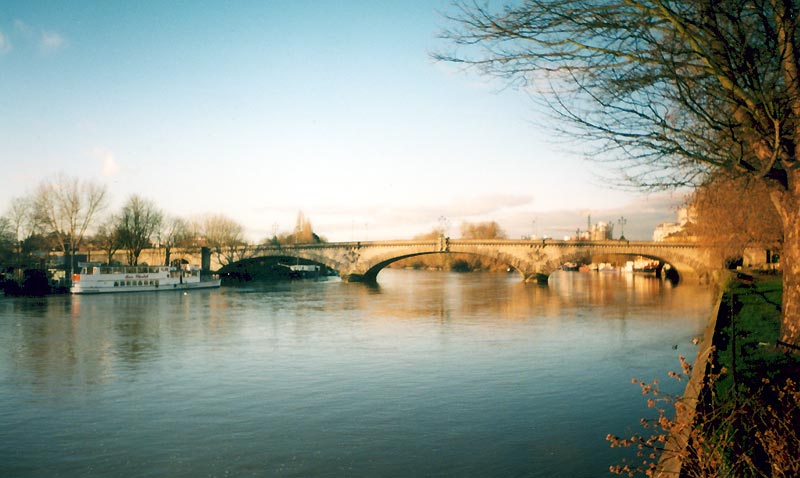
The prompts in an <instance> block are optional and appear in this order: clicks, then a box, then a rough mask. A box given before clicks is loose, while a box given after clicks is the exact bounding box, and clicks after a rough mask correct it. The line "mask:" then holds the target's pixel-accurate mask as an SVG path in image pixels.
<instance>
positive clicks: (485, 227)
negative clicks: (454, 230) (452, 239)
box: [461, 221, 506, 239]
mask: <svg viewBox="0 0 800 478" xmlns="http://www.w3.org/2000/svg"><path fill="white" fill-rule="evenodd" d="M461 237H462V238H464V239H506V233H505V231H503V228H501V227H500V225H499V224H497V222H496V221H486V222H477V223H476V222H464V223H462V224H461Z"/></svg>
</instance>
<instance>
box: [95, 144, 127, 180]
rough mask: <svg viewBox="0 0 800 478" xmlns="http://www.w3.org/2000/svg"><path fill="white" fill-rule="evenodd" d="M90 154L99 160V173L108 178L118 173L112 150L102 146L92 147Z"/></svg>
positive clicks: (117, 165) (117, 164)
mask: <svg viewBox="0 0 800 478" xmlns="http://www.w3.org/2000/svg"><path fill="white" fill-rule="evenodd" d="M91 156H92V157H93V158H95V159H97V160H99V161H100V175H101V176H103V177H106V178H110V177H113V176H116V175H117V174H119V170H120V168H119V163H117V158H116V156H115V155H114V153H113V152H112V151H109V150H108V149H106V148H103V147H99V146H98V147H96V148H94V149H92V152H91Z"/></svg>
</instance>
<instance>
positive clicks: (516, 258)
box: [220, 237, 720, 282]
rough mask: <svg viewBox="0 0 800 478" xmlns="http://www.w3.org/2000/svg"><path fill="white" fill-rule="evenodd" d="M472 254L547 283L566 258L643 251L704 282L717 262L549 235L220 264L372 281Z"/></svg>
mask: <svg viewBox="0 0 800 478" xmlns="http://www.w3.org/2000/svg"><path fill="white" fill-rule="evenodd" d="M443 253H444V254H447V253H453V254H454V253H464V254H475V255H479V256H483V257H487V258H491V259H495V260H497V261H498V262H500V263H505V264H508V265H509V266H511V267H513V268H514V269H515V270H516V271H517V272H519V274H520V275H521V276H522V279H523V280H525V281H539V282H546V281H547V278H548V277H549V275H550V274H551V273H552V272H553V271H555V270H557V269H559V268H560V267H561V265H562V264H564V263H565V262H580V261H587V260H588V259H589V258H591V257H603V256H642V257H646V258H650V259H653V260H657V261H659V263H660V264H662V265H663V264H669V265H670V268H671V270H673V271H675V272H677V273H678V275H679V277H680V278H681V280H688V281H692V282H707V281H708V280H709V279H710V277H711V275H712V274H714V273H715V272H716V271H717V270H719V269H720V267H718V266H717V264H713V263H712V261H711V260H710V258H709V254H708V253H707V252H705V251H704V250H703V249H702V248H700V247H699V246H697V245H696V244H691V243H687V244H678V243H665V242H649V241H554V240H539V241H536V240H533V241H531V240H463V239H458V240H453V239H449V238H444V237H442V238H439V239H434V240H411V241H374V242H338V243H336V242H332V243H323V244H298V245H290V246H258V247H255V248H249V249H247V250H243V251H242V252H241V254H239V255H240V256H242V257H243V258H242V259H240V260H239V261H237V262H235V263H232V264H230V265H228V266H225V267H223V268H221V269H220V272H225V271H226V269H227V270H230V269H231V268H233V267H234V266H237V265H246V264H247V263H248V262H256V261H258V260H259V259H262V258H265V257H296V258H300V259H306V260H310V261H313V262H317V263H320V264H324V265H325V266H326V267H328V268H330V269H334V270H336V271H337V272H338V273H339V276H340V277H341V278H342V280H344V281H347V282H375V281H377V276H378V273H379V272H380V271H381V270H382V269H383V268H385V267H386V266H388V265H389V264H391V263H393V262H396V261H399V260H402V259H407V258H409V257H414V256H421V255H426V254H443Z"/></svg>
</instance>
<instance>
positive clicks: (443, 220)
mask: <svg viewBox="0 0 800 478" xmlns="http://www.w3.org/2000/svg"><path fill="white" fill-rule="evenodd" d="M439 229H440V230H441V231H442V236H443V237H447V231H448V229H450V219H447V217H446V216H439Z"/></svg>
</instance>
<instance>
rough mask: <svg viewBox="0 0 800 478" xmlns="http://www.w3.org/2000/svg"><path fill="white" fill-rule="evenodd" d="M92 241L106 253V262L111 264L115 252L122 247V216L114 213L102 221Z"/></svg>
mask: <svg viewBox="0 0 800 478" xmlns="http://www.w3.org/2000/svg"><path fill="white" fill-rule="evenodd" d="M92 242H93V243H94V245H95V246H97V247H99V248H100V250H102V251H103V253H104V254H105V255H106V263H107V264H111V263H112V262H113V261H114V254H116V253H117V251H118V250H120V248H122V240H121V231H120V218H119V217H118V216H115V215H112V216H109V217H108V218H106V220H105V221H103V222H102V223H100V226H98V228H97V232H96V233H95V234H94V237H93V238H92Z"/></svg>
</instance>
